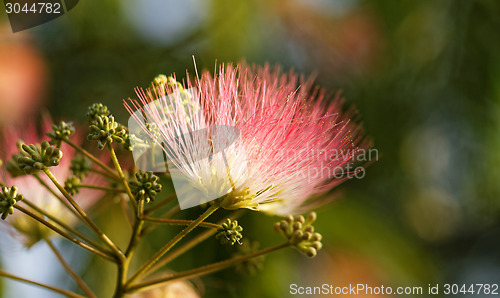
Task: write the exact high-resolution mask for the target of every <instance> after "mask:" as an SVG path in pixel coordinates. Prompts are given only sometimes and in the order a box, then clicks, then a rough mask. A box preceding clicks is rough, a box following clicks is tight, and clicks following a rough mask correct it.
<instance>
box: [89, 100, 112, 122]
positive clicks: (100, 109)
mask: <svg viewBox="0 0 500 298" xmlns="http://www.w3.org/2000/svg"><path fill="white" fill-rule="evenodd" d="M110 115H111V112H110V111H109V109H108V107H107V106H105V105H103V104H102V103H94V104H92V105H91V106H90V107H89V108H88V111H87V120H88V121H89V123H90V124H92V123H94V122H95V121H97V117H105V116H110Z"/></svg>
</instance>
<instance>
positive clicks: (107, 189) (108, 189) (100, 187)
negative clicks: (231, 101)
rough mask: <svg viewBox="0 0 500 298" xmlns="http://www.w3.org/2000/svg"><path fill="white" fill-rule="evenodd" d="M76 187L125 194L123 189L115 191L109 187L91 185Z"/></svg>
mask: <svg viewBox="0 0 500 298" xmlns="http://www.w3.org/2000/svg"><path fill="white" fill-rule="evenodd" d="M76 187H81V188H90V189H97V190H103V191H109V192H125V191H124V190H121V189H115V188H109V187H103V186H97V185H89V184H78V185H77V186H76Z"/></svg>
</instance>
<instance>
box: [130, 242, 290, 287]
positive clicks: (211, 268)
mask: <svg viewBox="0 0 500 298" xmlns="http://www.w3.org/2000/svg"><path fill="white" fill-rule="evenodd" d="M289 245H290V243H288V242H286V243H282V244H279V245H276V246H272V247H269V248H265V249H262V250H259V251H256V252H253V253H250V254H246V255H243V256H239V257H234V258H231V259H229V260H225V261H221V262H217V263H213V264H210V265H206V266H203V267H200V268H196V269H191V270H187V271H184V272H180V273H176V274H173V275H171V276H169V277H164V278H158V279H153V280H150V281H146V282H143V283H138V284H136V285H133V286H131V287H129V288H128V289H127V292H129V293H131V292H135V291H137V290H141V289H146V288H151V287H153V286H159V285H161V284H162V283H166V282H170V281H173V280H180V279H188V278H193V277H198V276H202V275H206V274H209V273H212V272H215V271H219V270H222V269H225V268H227V267H230V266H232V265H235V264H237V263H240V262H242V261H245V260H248V259H252V258H255V257H258V256H261V255H265V254H268V253H270V252H273V251H276V250H279V249H282V248H284V247H287V246H289Z"/></svg>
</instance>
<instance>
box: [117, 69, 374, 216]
mask: <svg viewBox="0 0 500 298" xmlns="http://www.w3.org/2000/svg"><path fill="white" fill-rule="evenodd" d="M184 87H185V88H186V90H190V89H194V92H192V94H196V97H195V99H196V102H195V103H196V104H189V103H188V104H186V96H182V92H179V91H183V90H184V89H183V87H180V86H179V85H178V84H171V83H168V84H165V86H164V87H163V86H160V88H159V87H158V86H153V89H151V90H147V91H144V90H142V89H138V90H137V95H138V97H139V101H137V100H132V99H130V100H129V102H128V103H125V106H126V108H127V110H128V111H129V112H130V113H131V114H133V115H135V116H136V118H138V117H137V115H138V114H137V113H136V114H134V112H135V111H140V112H141V115H145V118H146V121H147V122H148V123H154V124H155V125H156V127H158V129H159V131H160V134H161V137H159V138H158V137H157V139H156V142H157V143H159V144H162V143H163V144H164V145H165V146H163V150H164V152H165V154H166V156H167V158H168V159H169V160H170V161H179V160H181V161H186V160H187V161H188V162H177V163H175V162H173V163H174V165H175V170H177V171H180V172H182V174H183V175H184V176H185V177H186V179H187V180H188V181H189V185H190V186H191V187H193V188H194V189H197V190H201V191H202V193H207V192H208V193H210V192H212V193H217V192H221V189H228V188H229V191H228V192H227V193H226V194H224V195H222V196H221V197H220V198H219V201H218V202H219V204H220V206H222V207H224V208H226V209H237V208H249V209H255V210H261V211H265V212H267V213H270V214H279V215H284V214H289V213H298V212H303V211H304V209H307V208H311V207H312V206H313V205H314V204H317V203H318V201H315V200H314V198H315V197H316V198H317V197H318V196H319V195H320V194H322V193H324V192H325V191H328V190H329V189H331V188H333V187H335V186H336V185H338V184H339V183H341V182H343V181H344V180H345V179H346V178H348V177H349V176H350V175H353V174H354V173H353V172H345V169H346V167H347V166H348V165H351V164H352V163H353V162H354V161H355V157H356V156H357V155H358V153H359V150H360V149H362V148H366V147H367V146H368V142H366V141H363V135H362V131H361V128H360V126H358V125H356V124H354V123H353V121H351V120H350V117H352V116H355V113H354V111H353V109H352V108H351V109H347V112H343V108H344V107H343V106H344V102H343V100H342V99H341V98H340V97H339V95H338V94H337V95H335V96H333V97H332V96H330V95H328V94H327V92H326V91H325V90H323V89H319V88H314V87H313V82H312V80H304V78H303V77H299V76H298V75H296V74H295V73H293V72H289V73H283V72H282V71H281V70H280V68H279V67H270V66H269V65H266V66H264V67H258V66H251V67H249V66H246V65H244V64H240V65H237V66H232V65H226V66H224V65H222V66H220V68H219V70H218V72H217V73H216V74H215V75H214V76H212V75H211V74H210V73H209V72H204V73H203V74H202V76H201V78H197V79H196V80H195V81H194V83H192V82H191V81H190V80H189V79H188V80H187V81H186V82H185V84H184ZM188 88H189V89H188ZM167 94H168V95H167ZM170 94H173V95H170ZM179 94H181V95H179ZM136 120H137V121H138V122H140V121H141V119H136ZM143 126H144V125H143ZM214 127H235V128H237V129H238V131H239V136H238V139H237V140H236V141H235V142H234V143H233V144H227V145H230V146H229V147H228V149H227V150H226V151H225V153H226V154H225V155H226V157H225V159H226V160H225V161H223V158H207V159H203V160H200V158H199V157H200V156H212V155H213V154H214V153H215V152H214V151H215V150H214V148H215V145H214V141H215V140H214V137H213V136H212V135H211V134H213V132H214V130H213V129H212V128H214ZM205 128H208V129H205ZM143 129H144V131H145V132H146V133H148V134H149V135H150V136H152V134H151V132H150V131H148V129H147V128H146V127H143ZM203 129H205V130H204V131H205V132H204V135H203V134H202V136H201V137H200V136H193V134H192V132H193V131H200V130H203ZM219 132H220V130H219ZM190 133H191V135H190ZM221 133H222V137H221V135H220V134H219V135H218V136H216V138H217V139H223V138H224V136H225V137H227V138H228V139H231V138H232V137H234V136H232V135H231V134H234V132H232V131H230V130H227V131H226V132H224V130H222V132H221ZM224 133H225V135H224ZM179 135H184V136H186V135H190V136H191V137H182V138H179ZM218 141H219V143H220V142H222V143H223V141H220V140H218ZM169 166H170V163H169ZM339 172H344V175H343V176H342V177H339V175H338V173H339ZM228 173H229V177H230V178H229V179H227V178H226V177H227V175H228Z"/></svg>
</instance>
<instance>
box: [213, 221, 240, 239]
mask: <svg viewBox="0 0 500 298" xmlns="http://www.w3.org/2000/svg"><path fill="white" fill-rule="evenodd" d="M241 231H243V228H242V227H241V226H240V225H239V224H238V221H237V220H233V221H232V220H231V219H229V218H228V219H226V222H225V223H223V224H222V225H221V227H220V228H218V229H217V234H216V235H215V238H216V239H218V240H220V244H222V245H224V244H230V245H234V244H235V243H236V242H238V244H240V245H241V243H240V240H241V238H243V235H242V234H241Z"/></svg>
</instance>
